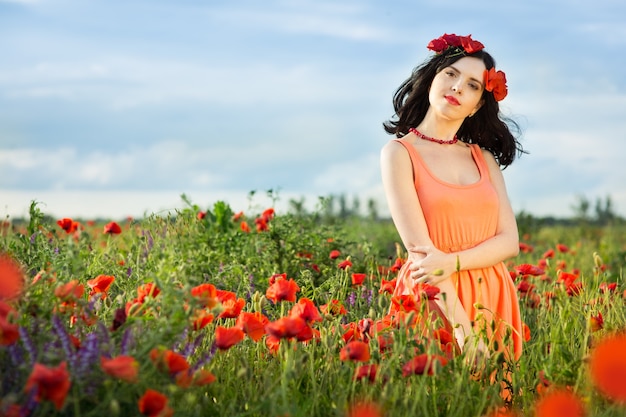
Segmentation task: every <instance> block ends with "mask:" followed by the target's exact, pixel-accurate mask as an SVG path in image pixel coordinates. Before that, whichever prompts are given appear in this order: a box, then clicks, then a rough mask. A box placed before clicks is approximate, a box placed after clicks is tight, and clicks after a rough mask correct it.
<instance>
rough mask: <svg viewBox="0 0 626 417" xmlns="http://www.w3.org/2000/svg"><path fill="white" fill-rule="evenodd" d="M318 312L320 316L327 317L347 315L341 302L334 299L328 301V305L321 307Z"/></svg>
mask: <svg viewBox="0 0 626 417" xmlns="http://www.w3.org/2000/svg"><path fill="white" fill-rule="evenodd" d="M320 311H321V312H322V314H326V315H329V316H339V315H344V314H348V312H347V311H346V309H345V307H344V306H343V304H342V303H341V301H339V300H335V299H333V300H330V302H329V303H328V304H324V305H321V306H320Z"/></svg>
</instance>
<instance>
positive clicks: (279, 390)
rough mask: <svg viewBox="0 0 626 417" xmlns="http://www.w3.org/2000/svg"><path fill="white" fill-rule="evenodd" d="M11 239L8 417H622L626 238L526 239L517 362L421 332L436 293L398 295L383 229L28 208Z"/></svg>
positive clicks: (291, 217) (5, 339) (208, 212)
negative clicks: (102, 217) (100, 216)
mask: <svg viewBox="0 0 626 417" xmlns="http://www.w3.org/2000/svg"><path fill="white" fill-rule="evenodd" d="M0 227H1V228H0V416H57V415H58V416H102V415H107V416H111V417H113V416H136V415H139V416H141V415H145V416H153V417H156V416H161V417H163V416H171V415H175V416H276V417H279V416H291V417H295V416H338V417H356V416H363V417H382V416H405V415H420V416H442V417H443V416H450V417H453V416H459V417H461V416H462V417H466V416H479V417H482V416H485V417H496V416H501V417H503V416H509V417H512V416H517V417H526V416H529V417H530V416H533V417H535V416H536V417H555V416H568V417H576V416H589V417H592V416H593V417H595V416H615V417H617V416H624V415H626V355H625V354H624V352H626V332H624V330H625V329H626V313H625V311H626V310H625V306H626V284H625V283H624V279H623V278H624V277H623V271H622V268H623V266H624V264H625V263H626V233H625V232H626V230H624V226H623V225H617V226H616V225H613V226H612V227H600V226H594V225H590V224H580V225H575V226H567V227H560V226H544V227H539V226H537V227H524V228H520V233H521V236H520V254H519V255H518V256H517V257H516V258H515V259H512V260H509V261H507V267H508V269H509V271H510V276H511V279H512V280H513V281H514V282H515V285H516V287H517V289H518V295H519V298H520V305H521V309H522V318H523V322H524V340H525V344H524V353H523V355H522V357H521V359H520V360H519V361H517V362H516V363H513V362H512V361H511V359H510V358H508V357H507V356H506V355H503V354H501V353H496V354H493V355H491V356H489V357H488V358H478V357H475V356H474V354H472V353H471V351H464V352H460V351H459V350H458V348H457V347H456V344H455V343H454V339H453V337H452V336H451V332H450V329H448V328H446V327H445V326H443V325H441V324H440V323H438V322H436V321H435V322H432V323H429V324H428V325H427V326H425V325H424V323H425V322H426V320H425V317H426V316H427V314H428V312H427V306H428V301H429V300H432V299H433V298H435V297H440V296H442V295H441V294H439V293H438V290H437V289H436V288H434V287H430V286H428V285H427V284H424V285H418V286H417V287H416V288H415V289H414V290H415V292H416V294H419V297H418V298H419V299H416V298H410V297H406V296H404V297H392V294H391V293H392V291H393V288H394V287H395V280H396V275H397V272H398V269H399V267H400V266H401V265H402V264H403V262H404V261H405V260H406V253H405V252H404V250H403V248H402V246H401V245H400V240H399V237H398V236H397V234H396V232H395V229H394V226H393V224H392V222H391V221H390V220H388V219H382V220H381V219H374V218H364V217H360V216H355V215H354V216H348V217H339V216H334V217H333V216H328V215H327V214H324V213H323V212H322V211H321V210H320V212H315V213H284V214H277V213H276V212H275V211H274V209H273V208H272V207H269V208H255V207H252V206H251V207H249V208H247V209H245V210H243V211H241V210H235V209H233V208H231V207H230V206H229V205H228V204H227V203H225V202H218V203H215V204H214V205H213V206H211V207H199V206H197V205H195V204H192V203H189V205H188V207H187V208H185V209H181V210H179V211H178V212H176V213H175V214H169V215H166V216H157V215H151V216H147V217H145V218H143V219H125V220H123V221H110V222H109V221H106V222H99V221H98V222H97V221H77V220H74V219H71V218H60V219H52V218H50V217H48V216H46V215H45V213H42V212H41V211H40V209H39V207H38V205H37V203H35V202H33V203H32V205H31V210H30V216H29V218H28V219H26V221H25V222H19V223H18V222H12V220H11V219H6V220H5V221H3V222H2V223H1V226H0ZM476 307H477V308H479V309H480V308H482V307H481V306H476ZM484 333H485V334H486V332H484ZM482 334H483V332H481V335H482ZM487 342H488V341H487ZM506 370H509V371H511V372H507V371H506ZM504 391H506V392H511V393H512V395H511V396H504V395H503V392H504Z"/></svg>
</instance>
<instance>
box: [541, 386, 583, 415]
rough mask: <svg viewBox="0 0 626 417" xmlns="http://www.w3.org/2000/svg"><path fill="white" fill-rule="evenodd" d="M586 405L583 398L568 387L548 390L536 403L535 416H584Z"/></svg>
mask: <svg viewBox="0 0 626 417" xmlns="http://www.w3.org/2000/svg"><path fill="white" fill-rule="evenodd" d="M584 415H585V407H584V404H583V402H582V400H581V399H580V398H579V397H578V396H577V395H576V394H574V393H572V392H570V391H568V390H566V389H556V390H554V391H549V392H547V393H546V394H545V395H544V396H543V397H541V398H540V399H539V400H538V401H537V402H536V403H535V414H534V416H535V417H561V416H567V417H583V416H584Z"/></svg>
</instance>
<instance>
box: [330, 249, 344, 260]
mask: <svg viewBox="0 0 626 417" xmlns="http://www.w3.org/2000/svg"><path fill="white" fill-rule="evenodd" d="M340 256H341V252H339V251H338V250H337V249H335V250H331V251H330V254H329V255H328V257H329V258H330V259H337V258H339V257H340Z"/></svg>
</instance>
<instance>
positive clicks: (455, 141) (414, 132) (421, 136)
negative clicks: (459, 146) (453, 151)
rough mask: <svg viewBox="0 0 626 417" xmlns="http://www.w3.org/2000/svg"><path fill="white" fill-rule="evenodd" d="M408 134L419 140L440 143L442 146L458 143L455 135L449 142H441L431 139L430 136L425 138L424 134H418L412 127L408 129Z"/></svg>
mask: <svg viewBox="0 0 626 417" xmlns="http://www.w3.org/2000/svg"><path fill="white" fill-rule="evenodd" d="M409 132H411V133H413V134H415V135H416V136H417V137H418V138H421V139H424V140H428V141H430V142H436V143H440V144H442V145H452V144H454V143H457V142H458V141H459V138H457V137H456V135H454V137H453V138H452V139H450V140H441V139H435V138H431V137H430V136H426V135H425V134H423V133H422V132H420V131H419V130H417V129H416V128H414V127H412V128H410V129H409Z"/></svg>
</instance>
